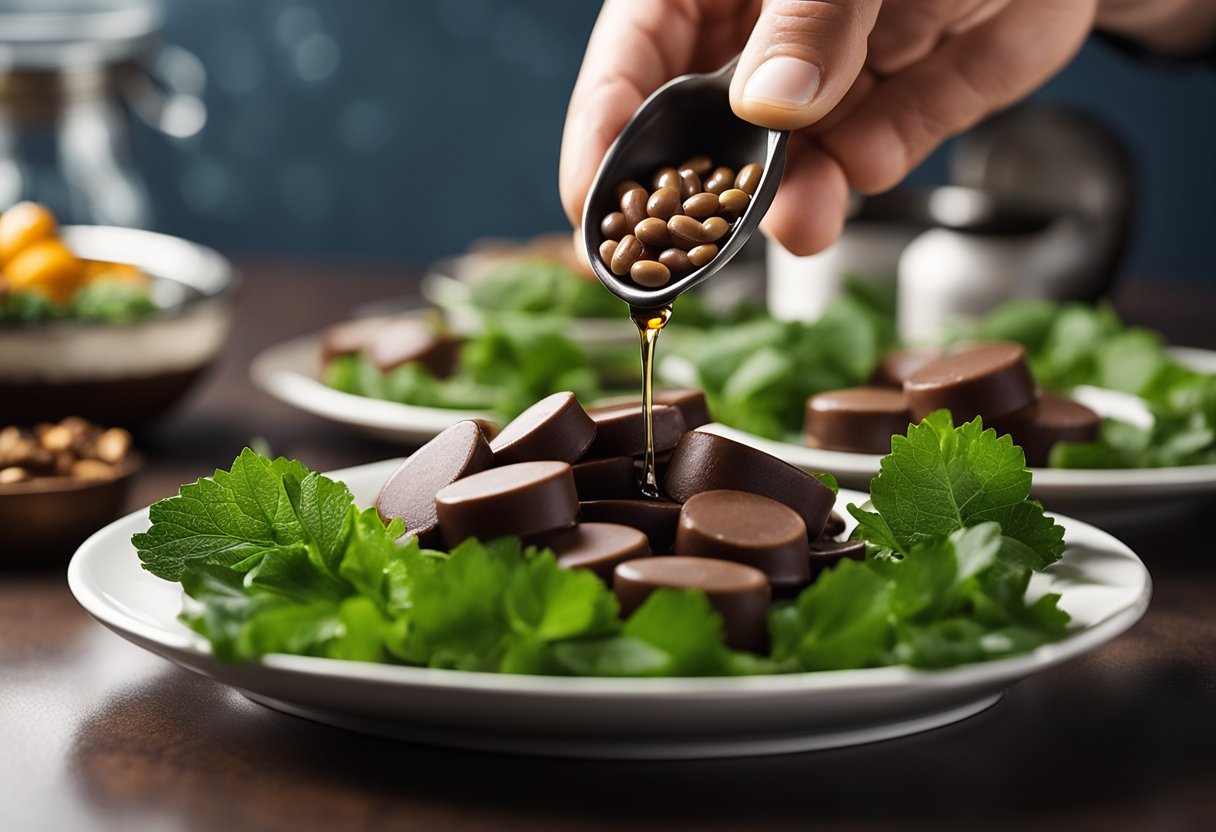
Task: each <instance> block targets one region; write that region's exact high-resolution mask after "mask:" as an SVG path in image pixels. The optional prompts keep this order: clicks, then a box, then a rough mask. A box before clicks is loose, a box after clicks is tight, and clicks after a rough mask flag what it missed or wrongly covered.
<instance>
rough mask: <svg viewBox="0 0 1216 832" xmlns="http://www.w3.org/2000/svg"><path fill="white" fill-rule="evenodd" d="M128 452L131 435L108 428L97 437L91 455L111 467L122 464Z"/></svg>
mask: <svg viewBox="0 0 1216 832" xmlns="http://www.w3.org/2000/svg"><path fill="white" fill-rule="evenodd" d="M129 450H131V434H129V433H127V432H126V431H125V430H123V429H122V428H110V429H109V430H107V431H106V432H105V433H103V434H102V435H101V436H99V437H97V441H96V442H95V443H94V446H93V453H94V454H95V455H96V456H97V458H98V459H100V460H101V461H102V462H109V463H110V464H112V465H116V464H118V463H119V462H122V460H123V458H125V457H126V455H127V451H129Z"/></svg>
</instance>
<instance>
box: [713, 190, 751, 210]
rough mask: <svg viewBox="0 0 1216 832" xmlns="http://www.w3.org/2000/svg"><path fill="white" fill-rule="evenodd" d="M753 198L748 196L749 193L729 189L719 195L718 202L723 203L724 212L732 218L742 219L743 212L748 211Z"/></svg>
mask: <svg viewBox="0 0 1216 832" xmlns="http://www.w3.org/2000/svg"><path fill="white" fill-rule="evenodd" d="M751 201H752V198H751V197H750V196H748V195H747V191H744V190H740V189H739V188H727V189H726V190H725V191H723V192H722V193H720V194H719V195H718V202H720V203H722V212H723V213H725V214H726V215H727V216H730V217H741V216H743V212H744V211H746V210H747V206H748V203H750V202H751Z"/></svg>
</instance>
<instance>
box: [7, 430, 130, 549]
mask: <svg viewBox="0 0 1216 832" xmlns="http://www.w3.org/2000/svg"><path fill="white" fill-rule="evenodd" d="M141 466H142V461H141V459H140V457H139V456H137V455H134V454H133V455H131V456H129V457H128V458H127V460H126V461H125V462H124V463H123V464H122V468H121V470H120V472H119V475H118V476H117V477H115V478H114V479H109V480H101V481H95V480H73V479H69V478H67V477H46V478H40V479H35V480H31V481H29V482H23V483H17V484H15V485H4V486H0V571H3V570H4V569H5V568H7V567H11V566H21V567H30V566H47V567H59V568H62V567H63V564H64V563H66V562H67V560H68V557H69V556H70V555H71V554H72V552H73V551H75V549H76V547H77V546H79V545H80V544H81V543H82V542H83V541H84V539H85V538H86V537H88V536H89V535H91V534H92V533H93V532H95V531H97V530H98V529H100V528H101V527H102V526H104V525H105V524H106V523H109V522H110V521H111V520H114V519H115V518H117V517H118V516H119V515H120V514H122V511H123V508H124V507H125V505H126V501H127V494H128V493H129V492H130V490H131V480H132V479H133V478H134V476H135V473H136V472H137V471H138V470H139V469H140V467H141Z"/></svg>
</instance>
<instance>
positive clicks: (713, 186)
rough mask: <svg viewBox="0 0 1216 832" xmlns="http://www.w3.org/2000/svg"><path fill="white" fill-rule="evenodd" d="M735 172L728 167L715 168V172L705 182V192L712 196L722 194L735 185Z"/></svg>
mask: <svg viewBox="0 0 1216 832" xmlns="http://www.w3.org/2000/svg"><path fill="white" fill-rule="evenodd" d="M734 182H735V172H734V171H733V170H731V169H730V168H728V167H720V168H714V172H713V173H711V174H710V175H709V178H708V179H706V180H705V190H707V191H709V192H710V193H711V194H720V193H722V192H723V191H725V190H726V189H727V188H729V187H730V186H731V185H733V184H734Z"/></svg>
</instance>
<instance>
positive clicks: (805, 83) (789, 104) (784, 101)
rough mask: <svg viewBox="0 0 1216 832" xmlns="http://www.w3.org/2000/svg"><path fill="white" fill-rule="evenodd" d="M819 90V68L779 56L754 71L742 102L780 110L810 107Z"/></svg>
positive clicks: (745, 85) (798, 60)
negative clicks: (808, 105) (764, 105)
mask: <svg viewBox="0 0 1216 832" xmlns="http://www.w3.org/2000/svg"><path fill="white" fill-rule="evenodd" d="M818 89H819V67H817V66H815V65H814V64H813V63H810V62H809V61H804V60H802V59H801V58H794V57H791V56H789V55H778V56H776V57H774V58H769V59H768V60H767V61H765V62H764V63H762V64H760V66H758V67H756V69H755V71H754V72H753V73H752V77H750V78H748V79H747V83H746V84H744V86H743V100H744V101H746V102H748V103H751V104H767V105H768V106H770V107H780V108H781V109H783V110H798V109H801V108H803V107H805V106H806V105H807V104H810V103H811V99H812V98H814V97H815V92H816V91H817V90H818Z"/></svg>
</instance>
